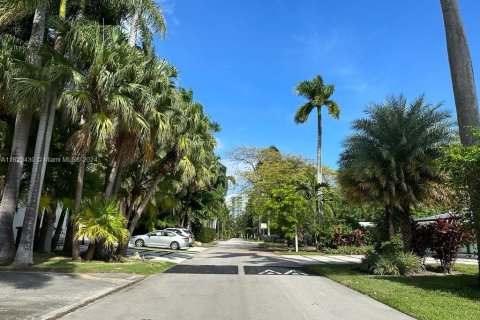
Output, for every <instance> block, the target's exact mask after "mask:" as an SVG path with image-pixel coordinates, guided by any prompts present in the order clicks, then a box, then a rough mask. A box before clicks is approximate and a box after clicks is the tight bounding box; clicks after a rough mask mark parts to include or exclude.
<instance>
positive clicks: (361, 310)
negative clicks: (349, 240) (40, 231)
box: [62, 239, 412, 320]
mask: <svg viewBox="0 0 480 320" xmlns="http://www.w3.org/2000/svg"><path fill="white" fill-rule="evenodd" d="M62 319H129V320H130V319H143V320H147V319H152V320H154V319H155V320H156V319H180V320H183V319H189V320H195V319H239V320H240V319H241V320H251V319H262V320H265V319H275V320H281V319H288V320H291V319H357V320H359V319H368V320H372V319H382V320H384V319H389V320H395V319H412V318H410V317H408V316H406V315H404V314H402V313H400V312H398V311H396V310H394V309H392V308H390V307H388V306H386V305H384V304H381V303H379V302H377V301H375V300H373V299H371V298H369V297H367V296H364V295H362V294H360V293H357V292H355V291H353V290H351V289H348V288H346V287H344V286H341V285H339V284H337V283H335V282H333V281H331V280H329V279H327V278H324V277H321V276H316V275H312V274H309V272H308V271H306V270H304V269H303V268H301V266H300V265H298V264H296V263H294V262H291V261H289V260H288V258H282V257H278V256H275V255H273V254H270V253H268V252H262V251H259V250H258V248H257V247H256V246H255V245H254V244H251V243H249V242H245V241H241V240H235V239H234V240H230V241H226V242H222V243H220V245H219V246H217V247H214V248H211V249H209V250H207V251H205V252H203V253H201V254H198V255H197V256H195V258H193V259H191V260H188V261H185V262H184V263H183V264H179V265H177V266H175V267H174V268H172V269H170V270H169V272H167V273H162V274H158V275H155V276H153V277H150V278H148V279H146V280H144V281H142V282H140V283H139V284H137V285H134V286H132V287H129V288H127V289H125V290H122V291H120V292H117V293H114V294H112V295H111V296H108V297H106V298H103V299H102V300H99V301H97V302H95V303H93V304H90V305H88V306H86V307H84V308H81V309H79V310H77V311H75V312H73V313H71V314H69V315H67V316H65V317H64V318H62Z"/></svg>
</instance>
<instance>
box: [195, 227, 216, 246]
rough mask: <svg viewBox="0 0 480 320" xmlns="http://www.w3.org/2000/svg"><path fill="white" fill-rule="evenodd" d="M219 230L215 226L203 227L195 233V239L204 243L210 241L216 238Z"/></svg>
mask: <svg viewBox="0 0 480 320" xmlns="http://www.w3.org/2000/svg"><path fill="white" fill-rule="evenodd" d="M216 235H217V231H216V230H215V229H213V228H207V227H202V228H201V229H200V231H199V232H198V233H197V234H196V235H195V240H196V241H199V242H203V243H209V242H212V241H214V240H215V237H216Z"/></svg>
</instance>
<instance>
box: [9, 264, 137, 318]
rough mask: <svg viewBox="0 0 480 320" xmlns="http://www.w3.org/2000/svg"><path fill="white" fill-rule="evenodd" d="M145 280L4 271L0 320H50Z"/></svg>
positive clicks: (107, 276) (112, 275)
mask: <svg viewBox="0 0 480 320" xmlns="http://www.w3.org/2000/svg"><path fill="white" fill-rule="evenodd" d="M141 279H143V277H140V276H132V275H130V274H109V273H92V274H68V273H52V272H14V271H0V319H2V320H17V319H18V320H20V319H48V318H50V317H53V316H56V315H59V314H62V313H63V312H66V311H68V310H71V309H72V308H75V307H77V306H80V305H83V304H85V303H87V302H89V301H93V300H94V299H97V298H99V297H102V296H103V295H105V294H107V293H109V292H112V291H114V290H118V289H120V288H122V287H124V286H126V285H130V284H132V283H134V282H136V281H139V280H141ZM93 319H96V318H93Z"/></svg>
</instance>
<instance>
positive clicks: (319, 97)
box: [294, 76, 340, 221]
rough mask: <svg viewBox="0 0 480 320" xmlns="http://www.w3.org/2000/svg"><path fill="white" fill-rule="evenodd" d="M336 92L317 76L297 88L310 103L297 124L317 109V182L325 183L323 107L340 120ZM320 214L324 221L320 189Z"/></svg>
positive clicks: (307, 103) (303, 107) (299, 110)
mask: <svg viewBox="0 0 480 320" xmlns="http://www.w3.org/2000/svg"><path fill="white" fill-rule="evenodd" d="M334 91H335V87H334V86H333V85H331V84H330V85H325V84H324V82H323V79H322V77H321V76H316V77H315V78H314V79H313V80H312V81H302V82H300V83H299V84H298V85H297V87H296V88H295V92H296V93H297V94H298V95H301V96H303V97H305V98H307V100H308V102H306V103H305V104H303V105H302V106H300V108H298V110H297V112H296V114H295V118H294V120H295V123H306V122H307V120H308V117H309V115H310V113H311V112H312V110H313V109H315V108H316V109H317V120H318V122H317V128H318V129H317V181H318V183H320V184H321V183H322V182H323V176H322V106H326V107H327V109H328V114H329V115H331V116H332V117H334V118H335V119H338V117H339V116H340V108H339V107H338V105H337V103H336V102H335V101H333V100H331V96H332V95H333V92H334ZM318 202H319V206H318V214H319V220H320V221H322V220H323V196H322V189H321V188H318Z"/></svg>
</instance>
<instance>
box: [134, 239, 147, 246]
mask: <svg viewBox="0 0 480 320" xmlns="http://www.w3.org/2000/svg"><path fill="white" fill-rule="evenodd" d="M144 246H145V241H143V240H142V239H138V240H136V241H135V247H144Z"/></svg>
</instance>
